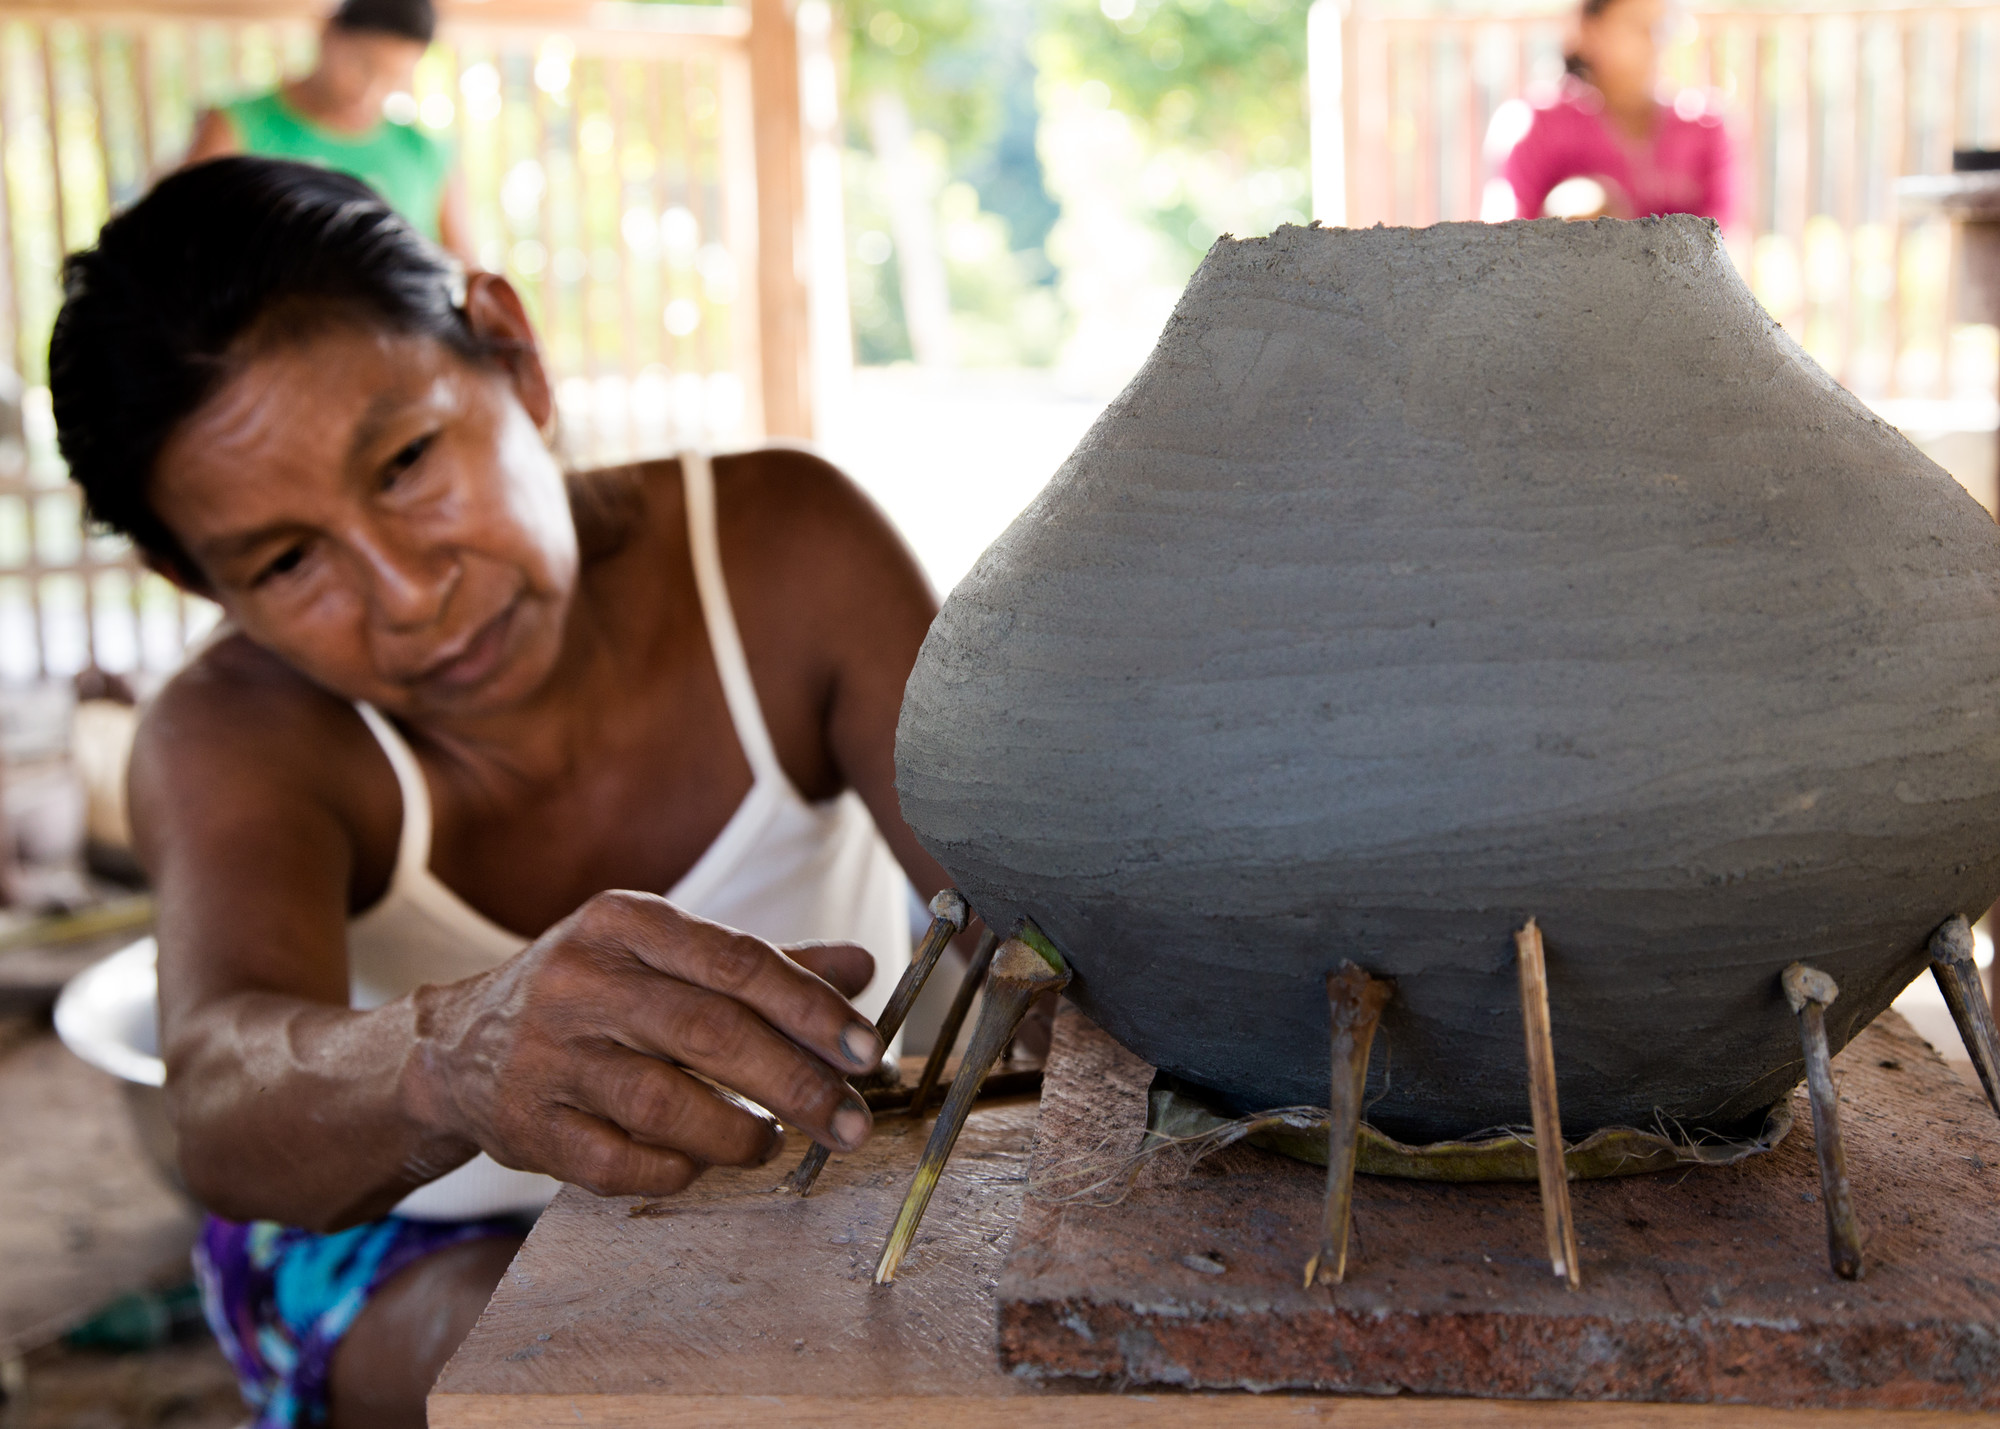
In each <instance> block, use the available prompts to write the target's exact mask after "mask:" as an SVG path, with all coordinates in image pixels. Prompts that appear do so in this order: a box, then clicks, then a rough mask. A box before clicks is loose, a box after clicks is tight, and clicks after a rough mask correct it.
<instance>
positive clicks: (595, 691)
mask: <svg viewBox="0 0 2000 1429" xmlns="http://www.w3.org/2000/svg"><path fill="white" fill-rule="evenodd" d="M569 485H570V503H571V508H572V510H573V511H574V512H575V515H576V520H577V535H578V543H579V546H580V547H581V550H580V555H581V558H582V568H581V570H579V572H578V575H577V584H576V589H575V593H574V595H573V596H572V597H571V600H570V606H569V611H568V613H567V615H566V616H565V618H564V633H563V644H562V654H561V655H560V656H559V657H558V658H557V660H556V663H555V665H554V666H553V667H552V668H551V669H550V671H549V673H548V675H547V676H546V677H545V678H544V679H543V680H542V682H541V684H540V685H539V686H538V687H537V688H536V690H535V692H534V693H533V694H531V695H529V696H528V697H527V698H526V699H525V700H522V701H521V702H520V703H518V704H516V705H514V706H512V707H510V708H508V709H505V710H499V711H495V712H493V713H490V714H483V715H479V716H475V717H472V718H469V719H455V718H452V717H450V716H445V717H443V718H440V719H437V720H435V721H430V720H426V721H424V722H423V728H424V733H425V734H426V735H427V736H428V737H429V738H430V739H431V740H432V741H433V742H434V743H435V744H436V746H437V747H438V748H439V749H440V750H442V751H445V752H446V753H448V754H449V756H450V757H451V758H452V759H453V760H454V761H455V762H457V763H458V764H459V765H460V766H461V767H462V768H465V769H466V770H468V771H470V772H472V773H474V775H475V777H477V778H479V779H480V780H481V781H482V782H490V783H493V784H496V785H497V784H531V785H539V784H543V783H545V782H548V781H551V780H555V779H560V778H562V777H564V776H565V775H567V774H568V773H569V772H570V771H572V770H573V769H574V768H575V767H576V765H577V762H578V760H579V758H580V757H581V754H582V751H583V748H584V745H585V743H586V742H587V741H588V739H589V737H590V732H591V731H592V730H593V729H596V728H599V727H601V726H602V725H603V724H604V721H605V716H606V713H607V712H608V711H609V710H610V709H611V708H612V707H613V706H614V705H616V703H617V702H618V701H619V699H620V698H621V697H622V696H624V695H626V694H629V693H630V692H631V691H632V690H633V689H635V688H636V687H637V686H638V685H639V684H640V682H641V678H642V673H643V672H642V669H641V668H640V667H643V666H644V665H645V664H646V655H645V653H644V649H645V640H646V636H645V634H644V632H639V631H635V630H633V628H632V627H631V624H630V616H631V613H632V612H631V609H630V608H629V607H628V606H626V605H625V604H623V603H621V602H619V601H618V600H617V599H616V598H615V597H611V596H607V595H606V593H605V592H604V591H603V590H602V589H601V582H600V581H599V580H597V579H593V576H594V575H597V574H598V572H597V571H596V570H595V569H594V568H596V567H600V566H601V565H603V564H604V563H606V562H609V561H611V560H613V559H614V558H615V557H616V556H617V555H618V554H619V553H620V552H622V551H623V550H624V549H625V548H626V546H627V544H628V543H629V541H630V540H631V539H632V538H633V537H634V536H635V535H637V533H638V530H639V528H640V527H641V526H643V524H644V523H645V521H646V519H647V516H648V503H647V500H646V497H647V492H646V487H645V471H644V469H643V468H637V467H627V468H619V469H613V470H609V471H602V472H593V473H589V474H585V475H581V476H573V477H571V478H570V483H569Z"/></svg>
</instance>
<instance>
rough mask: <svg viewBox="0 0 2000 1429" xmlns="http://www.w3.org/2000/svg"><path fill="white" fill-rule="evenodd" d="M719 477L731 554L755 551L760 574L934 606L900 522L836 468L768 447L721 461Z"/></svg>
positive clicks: (725, 538)
mask: <svg viewBox="0 0 2000 1429" xmlns="http://www.w3.org/2000/svg"><path fill="white" fill-rule="evenodd" d="M715 471H716V511H717V516H718V520H719V522H720V524H721V528H722V537H723V542H724V546H725V555H734V554H736V552H737V550H739V549H742V548H744V547H748V548H749V550H750V553H751V554H750V559H752V560H753V561H755V563H756V565H757V566H758V568H759V570H760V571H761V572H763V573H765V574H768V575H770V576H772V577H773V578H775V579H778V580H780V581H783V582H785V583H787V584H789V583H791V582H793V581H803V582H806V583H808V584H809V585H812V586H826V585H828V584H829V583H831V584H832V585H834V586H837V587H838V588H840V589H842V590H846V591H849V592H852V593H855V594H865V595H869V596H871V597H874V598H878V599H881V598H886V599H895V600H910V599H919V600H921V601H923V602H925V603H928V602H929V600H930V593H929V589H928V587H927V586H926V585H925V583H924V578H923V575H922V572H921V569H920V568H919V567H918V565H917V561H916V557H915V556H914V555H913V554H912V553H911V551H910V549H909V547H908V546H907V545H905V544H904V542H903V539H902V537H901V536H900V535H898V534H897V531H896V528H895V526H894V524H892V523H891V522H890V520H889V518H888V516H887V515H886V514H884V512H883V511H882V508H881V507H879V506H877V505H876V504H875V502H874V501H873V500H872V499H870V497H869V496H868V493H867V492H865V491H863V490H862V489H861V486H860V485H859V483H857V482H856V481H855V480H854V479H853V478H852V477H850V476H848V475H847V474H846V473H845V472H843V471H841V469H840V468H839V467H837V466H835V465H834V464H833V463H832V462H829V461H827V460H825V459H824V458H822V457H819V456H815V455H814V454H813V453H811V452H806V451H800V450H798V449H797V448H793V447H762V448H759V449H757V450H754V451H747V452H739V453H736V454H734V455H731V456H727V457H719V458H717V460H716V463H715ZM857 582H858V584H857Z"/></svg>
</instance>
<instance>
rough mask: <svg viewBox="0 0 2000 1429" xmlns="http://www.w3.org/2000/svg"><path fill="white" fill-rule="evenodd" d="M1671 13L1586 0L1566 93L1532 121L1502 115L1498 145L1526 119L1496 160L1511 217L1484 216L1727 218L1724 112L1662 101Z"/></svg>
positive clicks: (1649, 2) (1642, 4)
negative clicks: (1662, 39)
mask: <svg viewBox="0 0 2000 1429" xmlns="http://www.w3.org/2000/svg"><path fill="white" fill-rule="evenodd" d="M1664 10H1665V3H1664V0H1584V3H1583V9H1582V13H1581V14H1580V15H1579V16H1578V17H1577V26H1576V32H1575V37H1574V39H1573V41H1572V43H1571V46H1570V48H1569V51H1568V53H1567V55H1566V56H1565V58H1566V59H1567V61H1568V65H1569V73H1568V75H1567V76H1565V78H1564V80H1563V82H1562V86H1561V88H1560V89H1559V90H1558V91H1556V92H1555V93H1554V94H1553V95H1550V96H1548V97H1546V98H1544V99H1542V100H1540V101H1538V102H1536V103H1535V104H1534V105H1533V107H1532V109H1531V110H1529V111H1528V113H1527V114H1526V115H1525V116H1524V115H1523V114H1522V108H1523V106H1519V105H1518V104H1517V105H1516V106H1508V107H1506V108H1503V111H1502V112H1501V113H1498V114H1496V115H1495V116H1494V120H1495V124H1494V138H1495V139H1496V140H1498V141H1499V143H1498V144H1495V145H1494V147H1496V148H1497V147H1501V146H1503V145H1504V143H1505V139H1506V137H1507V135H1506V132H1505V131H1506V129H1507V128H1508V127H1510V125H1518V124H1519V123H1520V120H1521V119H1522V118H1523V117H1526V118H1527V120H1528V122H1527V125H1526V132H1525V133H1522V134H1520V137H1519V139H1518V140H1517V141H1516V142H1515V143H1514V144H1513V146H1512V148H1511V150H1509V151H1508V152H1507V153H1506V156H1505V158H1504V159H1503V160H1501V162H1500V166H1499V168H1500V177H1501V179H1502V180H1504V182H1505V184H1506V187H1507V188H1508V189H1510V190H1511V191H1512V198H1513V212H1512V213H1497V212H1491V211H1489V213H1488V214H1487V216H1488V217H1494V218H1541V217H1544V216H1551V217H1561V218H1595V217H1611V218H1641V217H1644V216H1645V215H1647V214H1656V213H1696V214H1702V215H1704V216H1706V217H1708V218H1713V219H1715V220H1717V221H1718V222H1725V223H1726V222H1727V221H1728V219H1729V211H1730V200H1731V197H1732V191H1731V186H1732V182H1733V178H1732V165H1731V157H1730V149H1729V136H1728V133H1727V132H1726V131H1725V130H1724V128H1723V125H1722V117H1721V115H1720V114H1718V113H1716V112H1715V110H1714V109H1713V108H1712V107H1711V106H1710V104H1709V103H1708V101H1707V100H1706V99H1705V98H1704V97H1703V96H1702V95H1701V94H1699V93H1697V92H1696V91H1693V90H1686V91H1683V92H1682V93H1681V94H1680V95H1678V96H1677V97H1675V98H1674V99H1673V100H1671V101H1669V102H1663V101H1662V100H1661V98H1660V97H1659V89H1658V87H1659V54H1660V45H1659V38H1658V35H1659V28H1660V24H1661V21H1662V19H1663V16H1664ZM1509 108H1510V109H1512V113H1511V114H1510V113H1508V112H1507V109H1509ZM1575 180H1581V181H1584V182H1581V183H1577V182H1571V181H1575ZM1593 185H1594V187H1593ZM1552 196H1553V197H1552ZM1500 197H1501V198H1502V200H1503V203H1502V206H1503V207H1504V206H1505V205H1504V198H1505V197H1506V195H1505V194H1501V195H1500Z"/></svg>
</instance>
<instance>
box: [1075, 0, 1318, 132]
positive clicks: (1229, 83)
mask: <svg viewBox="0 0 2000 1429" xmlns="http://www.w3.org/2000/svg"><path fill="white" fill-rule="evenodd" d="M1044 4H1045V7H1046V11H1045V13H1046V20H1045V28H1044V31H1043V35H1042V39H1041V43H1040V44H1039V46H1038V47H1037V50H1036V59H1037V61H1038V62H1039V64H1040V66H1041V69H1042V73H1043V74H1044V75H1045V76H1046V77H1048V78H1050V79H1053V80H1057V81H1061V82H1067V83H1070V84H1073V85H1081V84H1085V83H1088V82H1090V81H1093V80H1094V81H1096V82H1098V83H1100V84H1103V85H1104V86H1106V88H1108V89H1109V91H1110V95H1111V102H1112V104H1113V105H1114V106H1115V107H1116V108H1118V109H1120V110H1122V111H1123V112H1124V113H1126V114H1129V115H1131V116H1132V117H1134V118H1136V119H1138V120H1140V121H1142V122H1143V123H1145V124H1146V125H1147V126H1148V127H1149V129H1150V130H1151V131H1152V135H1153V138H1154V140H1155V141H1156V142H1157V143H1159V144H1161V145H1163V146H1167V145H1190V146H1194V145H1199V146H1202V147H1207V148H1215V149H1221V150H1223V151H1224V152H1226V153H1228V154H1230V155H1231V156H1233V157H1234V158H1235V159H1237V160H1238V162H1240V163H1247V162H1249V161H1251V160H1252V159H1253V158H1254V157H1255V155H1254V150H1255V147H1256V145H1257V144H1258V142H1259V141H1260V140H1262V139H1265V138H1267V137H1269V136H1272V135H1291V136H1297V137H1298V140H1299V142H1300V143H1301V144H1302V143H1303V138H1304V134H1305V130H1306V112H1305V74H1306V26H1305V0H1044Z"/></svg>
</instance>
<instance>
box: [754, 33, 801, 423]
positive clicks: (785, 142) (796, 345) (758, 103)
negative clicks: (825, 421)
mask: <svg viewBox="0 0 2000 1429" xmlns="http://www.w3.org/2000/svg"><path fill="white" fill-rule="evenodd" d="M750 97H751V107H752V111H753V128H754V129H755V132H756V146H757V313H758V326H759V329H760V332H759V352H760V356H761V359H762V360H761V367H762V373H761V376H762V379H763V381H762V386H763V389H764V390H763V396H764V401H763V409H764V433H765V435H766V436H774V437H800V438H809V437H811V436H812V434H813V422H812V396H811V391H810V388H809V386H808V382H807V374H806V366H807V357H808V354H809V351H810V344H809V342H808V341H807V326H806V323H807V311H806V288H805V283H804V281H803V280H802V278H801V276H800V268H801V260H802V259H803V257H804V248H803V244H804V235H803V233H802V231H801V230H802V228H803V219H804V216H805V166H804V158H803V154H802V152H801V151H802V149H803V147H804V130H803V127H802V118H801V115H800V113H799V39H798V31H797V28H796V27H795V25H794V23H793V13H792V3H791V0H750Z"/></svg>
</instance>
